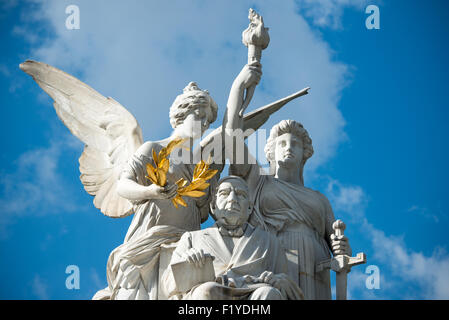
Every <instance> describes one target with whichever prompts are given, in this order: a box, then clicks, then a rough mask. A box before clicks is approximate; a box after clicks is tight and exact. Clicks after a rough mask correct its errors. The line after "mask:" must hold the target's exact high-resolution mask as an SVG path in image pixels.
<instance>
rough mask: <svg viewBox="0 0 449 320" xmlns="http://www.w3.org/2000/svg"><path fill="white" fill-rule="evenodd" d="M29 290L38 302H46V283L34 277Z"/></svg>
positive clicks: (47, 297) (37, 276)
mask: <svg viewBox="0 0 449 320" xmlns="http://www.w3.org/2000/svg"><path fill="white" fill-rule="evenodd" d="M31 290H32V292H33V294H34V295H35V296H36V297H37V298H38V299H40V300H48V299H49V298H50V297H49V295H48V285H47V282H46V281H45V280H44V279H42V278H41V277H40V276H39V275H35V276H34V278H33V281H32V283H31Z"/></svg>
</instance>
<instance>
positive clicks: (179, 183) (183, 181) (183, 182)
mask: <svg viewBox="0 0 449 320" xmlns="http://www.w3.org/2000/svg"><path fill="white" fill-rule="evenodd" d="M186 184H187V180H185V179H184V178H181V179H179V180H178V181H176V185H177V186H178V188H182V187H184V186H185V185H186Z"/></svg>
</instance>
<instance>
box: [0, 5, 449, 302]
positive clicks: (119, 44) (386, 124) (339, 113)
mask: <svg viewBox="0 0 449 320" xmlns="http://www.w3.org/2000/svg"><path fill="white" fill-rule="evenodd" d="M69 4H76V5H78V6H79V8H80V17H81V25H80V27H81V28H80V29H79V30H67V29H66V28H65V19H66V17H67V15H66V14H65V8H66V7H67V6H68V5H69ZM369 4H375V5H377V6H378V7H379V9H380V30H367V29H366V27H365V19H366V18H367V16H368V15H367V14H366V13H365V8H366V6H367V5H369ZM250 7H253V8H255V9H256V10H258V11H260V13H261V14H262V15H263V16H264V19H265V24H266V25H267V26H268V27H270V36H271V42H270V46H269V47H268V49H266V50H265V51H264V52H263V58H262V64H263V72H264V75H263V79H262V81H261V84H260V85H259V87H258V89H257V90H256V92H255V96H254V99H253V102H252V104H251V105H250V107H249V109H248V110H250V109H253V108H256V107H258V106H261V105H263V104H266V103H268V102H271V101H273V100H276V99H278V98H281V97H283V96H285V95H288V94H290V93H293V92H295V91H297V90H300V89H302V88H304V87H306V86H310V87H311V88H312V89H311V91H310V94H309V95H307V96H306V97H303V98H300V99H299V100H297V101H295V102H292V103H290V104H289V105H287V106H285V107H284V109H282V110H281V111H279V112H278V113H277V114H276V115H274V116H273V117H272V118H271V119H270V120H269V121H268V122H267V123H266V125H265V126H264V127H263V128H264V129H267V130H268V129H269V128H271V126H272V125H273V124H275V123H277V122H278V121H279V120H281V119H287V118H291V119H294V120H297V121H300V122H302V123H303V124H304V126H305V127H306V129H307V130H308V131H309V133H310V135H311V137H312V140H313V144H314V148H315V154H314V156H313V157H312V158H311V159H310V160H309V162H308V164H307V166H306V174H305V184H306V186H309V187H311V188H313V189H317V190H320V191H321V192H322V193H324V194H325V195H326V196H327V197H328V198H329V200H330V201H331V204H332V206H333V208H334V211H335V215H336V217H338V218H341V219H343V220H344V221H345V222H346V224H347V226H348V227H347V232H346V234H347V235H348V237H349V239H350V242H351V245H352V248H353V252H354V253H356V252H360V251H364V252H365V253H366V254H367V256H368V263H367V265H375V266H377V267H378V268H379V270H380V276H381V280H380V289H377V290H369V289H368V288H367V287H366V285H365V281H366V279H367V277H368V274H365V268H366V266H367V265H365V266H358V267H356V268H354V269H353V271H352V272H351V273H350V276H349V296H350V298H353V299H449V289H448V288H449V253H448V251H447V250H448V249H449V237H447V231H446V229H447V226H448V225H449V211H448V204H447V202H446V200H447V198H448V197H447V193H448V188H447V186H446V181H447V180H448V178H449V174H448V168H447V166H446V164H447V163H448V162H449V161H448V160H449V159H448V158H449V156H448V151H447V148H446V146H447V138H448V136H449V129H448V126H447V124H446V121H447V119H449V111H448V108H447V107H448V105H449V91H448V85H449V76H448V74H449V63H448V58H447V57H448V56H449V55H448V53H449V48H448V46H449V43H448V41H447V39H448V38H449V27H448V22H447V21H449V19H448V18H449V5H448V4H447V3H446V2H445V1H437V0H432V1H426V2H424V1H414V2H410V1H403V0H396V1H386V0H384V1H374V0H373V1H364V0H333V1H330V0H329V1H324V0H320V1H310V0H298V1H283V2H276V3H274V2H269V1H235V2H227V1H226V2H225V1H223V2H219V1H217V2H209V1H207V2H206V1H195V2H193V1H192V2H189V3H188V2H186V1H179V2H176V1H174V2H171V4H163V3H161V2H153V1H145V2H143V1H127V2H126V3H125V1H115V2H113V3H110V2H106V1H45V2H44V1H39V0H33V1H21V2H20V3H19V2H18V1H12V0H9V1H2V2H1V4H0V8H1V11H0V30H1V31H0V33H1V38H2V43H3V45H2V51H1V52H0V55H1V59H0V90H1V91H0V105H1V108H2V115H3V116H2V117H1V120H0V121H1V125H0V130H1V137H2V149H3V150H4V151H3V152H2V154H1V156H0V161H1V169H0V210H1V212H2V213H1V215H0V272H1V273H2V274H4V275H6V276H5V277H4V280H3V282H2V285H1V286H0V298H2V299H90V298H91V297H92V296H93V294H94V293H95V292H96V291H97V290H98V289H101V288H103V287H105V286H106V274H105V271H106V261H107V257H108V255H109V253H110V251H111V250H113V249H114V248H115V247H116V246H118V245H119V244H121V243H122V241H123V238H124V236H125V233H126V230H127V228H128V225H129V223H130V221H131V217H128V218H124V219H111V218H107V217H105V216H103V215H102V214H101V213H100V212H99V211H98V210H97V209H95V208H94V206H93V204H92V197H91V196H89V195H88V194H87V193H85V191H84V190H83V189H82V185H81V182H80V181H79V179H78V177H79V171H78V157H79V156H80V154H81V152H82V144H81V143H80V142H79V141H77V140H76V138H73V137H71V136H70V133H69V131H68V130H67V129H66V128H65V127H64V125H63V124H62V123H61V122H60V121H59V119H58V118H57V116H56V114H55V112H54V110H53V108H52V105H51V100H50V99H49V98H48V97H47V96H46V95H45V94H44V93H42V90H41V89H40V88H39V87H38V86H37V85H36V84H35V83H34V81H32V80H31V78H30V77H28V76H27V75H26V74H24V73H23V72H22V71H20V70H19V69H18V65H19V63H21V62H23V61H24V60H26V59H28V58H31V59H35V60H39V61H43V62H46V63H49V64H51V65H54V66H56V67H58V68H61V69H63V70H65V71H66V72H69V73H71V74H73V75H75V76H76V77H79V78H80V79H81V80H82V81H84V82H86V83H88V84H89V85H91V86H92V87H94V88H95V89H96V90H97V91H99V92H100V93H102V94H104V95H105V96H111V97H113V98H114V99H116V100H117V101H119V102H120V103H121V104H122V105H124V106H125V107H126V108H127V109H128V110H130V111H131V113H133V114H134V115H135V116H136V118H137V119H138V121H139V123H140V125H141V127H142V128H143V133H144V138H145V140H157V139H160V138H164V137H166V136H168V135H169V133H170V125H169V120H168V108H169V106H170V105H171V103H172V101H173V100H174V98H175V97H176V95H177V94H179V93H180V92H181V90H182V88H184V86H185V85H186V84H187V83H188V82H189V81H197V82H198V84H199V85H200V87H202V88H205V89H208V90H209V91H210V92H211V94H212V96H213V97H214V99H215V100H216V101H217V103H218V105H219V108H220V111H219V119H221V117H222V115H223V113H222V112H223V106H224V105H225V103H226V99H227V94H228V92H229V88H230V85H231V83H232V80H233V78H234V77H235V76H236V75H237V74H238V72H239V71H240V69H241V67H242V66H243V64H244V63H246V48H245V47H244V46H243V45H242V44H241V42H240V41H241V40H240V35H241V31H243V30H244V29H245V28H246V26H247V24H248V20H247V10H248V8H250ZM213 126H214V127H216V126H218V124H217V123H215V124H214V125H213ZM208 224H210V222H208ZM206 225H207V224H206ZM68 265H77V266H78V267H79V269H80V289H79V290H68V289H67V288H66V286H65V281H66V277H67V274H65V269H66V267H67V266H68Z"/></svg>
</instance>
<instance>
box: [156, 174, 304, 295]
mask: <svg viewBox="0 0 449 320" xmlns="http://www.w3.org/2000/svg"><path fill="white" fill-rule="evenodd" d="M251 209H252V208H251V204H250V199H249V190H248V186H247V184H246V182H245V181H244V180H243V179H242V178H240V177H237V176H228V177H225V178H223V179H221V180H220V181H219V182H218V187H217V191H216V195H215V196H214V200H213V201H212V203H211V214H212V215H213V217H214V218H215V219H216V223H215V225H214V226H212V227H210V228H207V229H203V230H198V231H191V232H186V233H184V234H183V236H182V237H181V240H180V241H179V243H178V245H177V247H176V249H175V251H174V252H173V256H172V259H171V263H170V265H171V268H174V266H178V265H179V264H181V266H182V267H181V268H177V269H176V270H175V269H173V271H172V270H168V271H167V273H168V275H166V276H165V277H164V278H165V279H166V280H167V284H166V287H167V288H169V291H170V293H169V294H170V296H172V297H176V298H181V299H192V300H204V299H212V300H238V299H249V300H267V299H268V300H280V299H292V300H297V299H302V298H303V295H302V292H301V290H300V289H299V287H298V285H297V284H296V282H294V281H293V280H291V279H290V278H289V277H288V276H287V275H286V273H287V257H286V255H285V252H284V249H283V248H282V247H281V245H280V243H279V241H278V239H277V238H276V236H274V235H273V234H270V233H269V232H267V231H264V230H262V229H261V228H255V227H253V226H252V225H250V224H249V223H248V222H247V221H248V218H249V214H250V212H251ZM212 260H213V262H211V261H212ZM207 263H212V264H213V268H212V270H213V272H212V273H211V274H210V275H209V276H208V277H209V279H208V278H207V277H206V278H204V279H203V281H201V282H200V283H190V285H189V284H185V282H190V281H191V279H190V278H191V275H194V274H195V273H208V271H207V270H206V269H205V267H207ZM188 264H191V265H193V266H194V267H193V268H196V269H197V270H192V267H191V268H188V267H189V266H188ZM189 270H191V271H190V272H188V271H189ZM170 272H173V273H175V272H177V273H178V275H174V276H173V275H170ZM186 274H189V276H185V275H186ZM183 275H184V277H183Z"/></svg>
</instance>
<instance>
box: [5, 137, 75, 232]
mask: <svg viewBox="0 0 449 320" xmlns="http://www.w3.org/2000/svg"><path fill="white" fill-rule="evenodd" d="M56 136H57V138H56V139H55V140H52V141H50V145H49V146H48V147H43V148H38V149H33V150H30V151H27V152H25V153H23V154H22V155H21V156H20V157H19V158H18V159H17V160H16V164H17V165H16V170H15V171H14V172H12V173H2V174H0V192H1V193H0V195H1V197H0V211H1V212H2V215H1V216H0V230H1V231H2V232H1V234H2V236H5V235H7V232H6V229H5V227H6V226H7V225H8V224H9V223H11V222H12V221H14V219H15V218H16V217H20V216H25V215H27V214H31V213H33V214H37V215H44V214H47V213H57V212H61V211H63V212H73V211H77V210H82V209H83V208H82V206H80V205H78V204H76V203H75V200H74V199H73V194H71V189H70V188H68V187H67V186H68V185H69V184H68V183H67V181H66V178H64V173H63V172H62V171H61V164H62V163H61V161H62V159H63V155H64V154H65V153H67V152H70V151H71V152H74V151H78V152H79V154H81V149H82V145H81V143H80V142H79V141H76V139H75V138H73V137H71V136H69V135H67V134H66V135H56Z"/></svg>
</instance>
